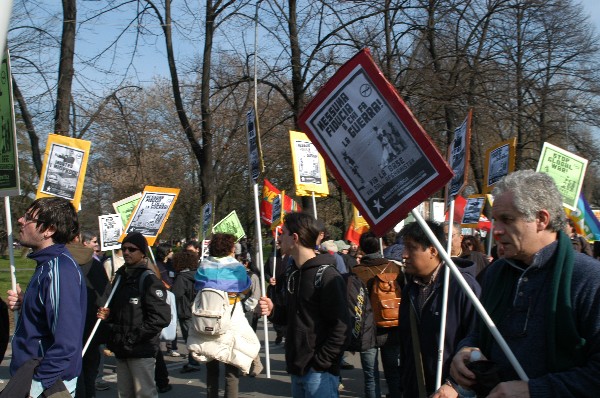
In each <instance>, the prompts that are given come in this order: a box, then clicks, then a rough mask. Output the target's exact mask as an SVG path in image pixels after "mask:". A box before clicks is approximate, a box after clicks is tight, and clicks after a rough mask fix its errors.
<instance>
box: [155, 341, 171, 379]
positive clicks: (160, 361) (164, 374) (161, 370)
mask: <svg viewBox="0 0 600 398" xmlns="http://www.w3.org/2000/svg"><path fill="white" fill-rule="evenodd" d="M154 382H155V383H156V387H158V388H164V387H166V386H168V385H169V371H168V370H167V364H166V363H165V357H164V356H163V353H162V350H160V349H159V350H158V353H157V354H156V366H155V368H154Z"/></svg>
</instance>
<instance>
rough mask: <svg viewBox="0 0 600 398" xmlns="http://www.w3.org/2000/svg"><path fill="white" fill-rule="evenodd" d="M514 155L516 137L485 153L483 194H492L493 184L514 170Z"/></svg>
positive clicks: (515, 151)
mask: <svg viewBox="0 0 600 398" xmlns="http://www.w3.org/2000/svg"><path fill="white" fill-rule="evenodd" d="M516 153H517V138H516V137H515V138H511V139H509V140H506V141H502V142H500V143H499V144H496V145H494V146H493V147H491V148H489V149H488V150H487V151H486V153H485V173H484V176H485V178H484V180H483V193H490V192H492V189H493V188H494V184H495V183H497V182H498V181H500V180H501V179H502V177H504V176H506V175H508V174H509V173H512V172H513V171H514V170H515V156H516Z"/></svg>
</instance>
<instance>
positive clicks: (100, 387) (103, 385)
mask: <svg viewBox="0 0 600 398" xmlns="http://www.w3.org/2000/svg"><path fill="white" fill-rule="evenodd" d="M109 388H110V384H109V383H108V382H106V381H104V380H98V381H97V382H96V391H106V390H108V389H109Z"/></svg>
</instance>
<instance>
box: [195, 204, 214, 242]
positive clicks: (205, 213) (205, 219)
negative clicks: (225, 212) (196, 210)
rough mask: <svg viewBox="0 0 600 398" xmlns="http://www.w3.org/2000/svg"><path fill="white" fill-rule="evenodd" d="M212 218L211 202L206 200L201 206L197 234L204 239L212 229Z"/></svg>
mask: <svg viewBox="0 0 600 398" xmlns="http://www.w3.org/2000/svg"><path fill="white" fill-rule="evenodd" d="M213 220H214V219H213V205H212V202H206V203H205V204H204V205H203V206H202V219H201V220H200V221H201V224H200V233H199V234H198V235H199V237H200V238H201V239H202V240H204V239H206V238H207V237H208V236H209V233H210V231H212V225H213Z"/></svg>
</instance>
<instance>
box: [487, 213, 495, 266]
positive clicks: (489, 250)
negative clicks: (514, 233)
mask: <svg viewBox="0 0 600 398" xmlns="http://www.w3.org/2000/svg"><path fill="white" fill-rule="evenodd" d="M487 238H488V241H487V246H488V247H487V255H488V257H489V256H491V255H492V242H493V241H494V219H493V218H492V220H491V224H490V232H488V234H487Z"/></svg>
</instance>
